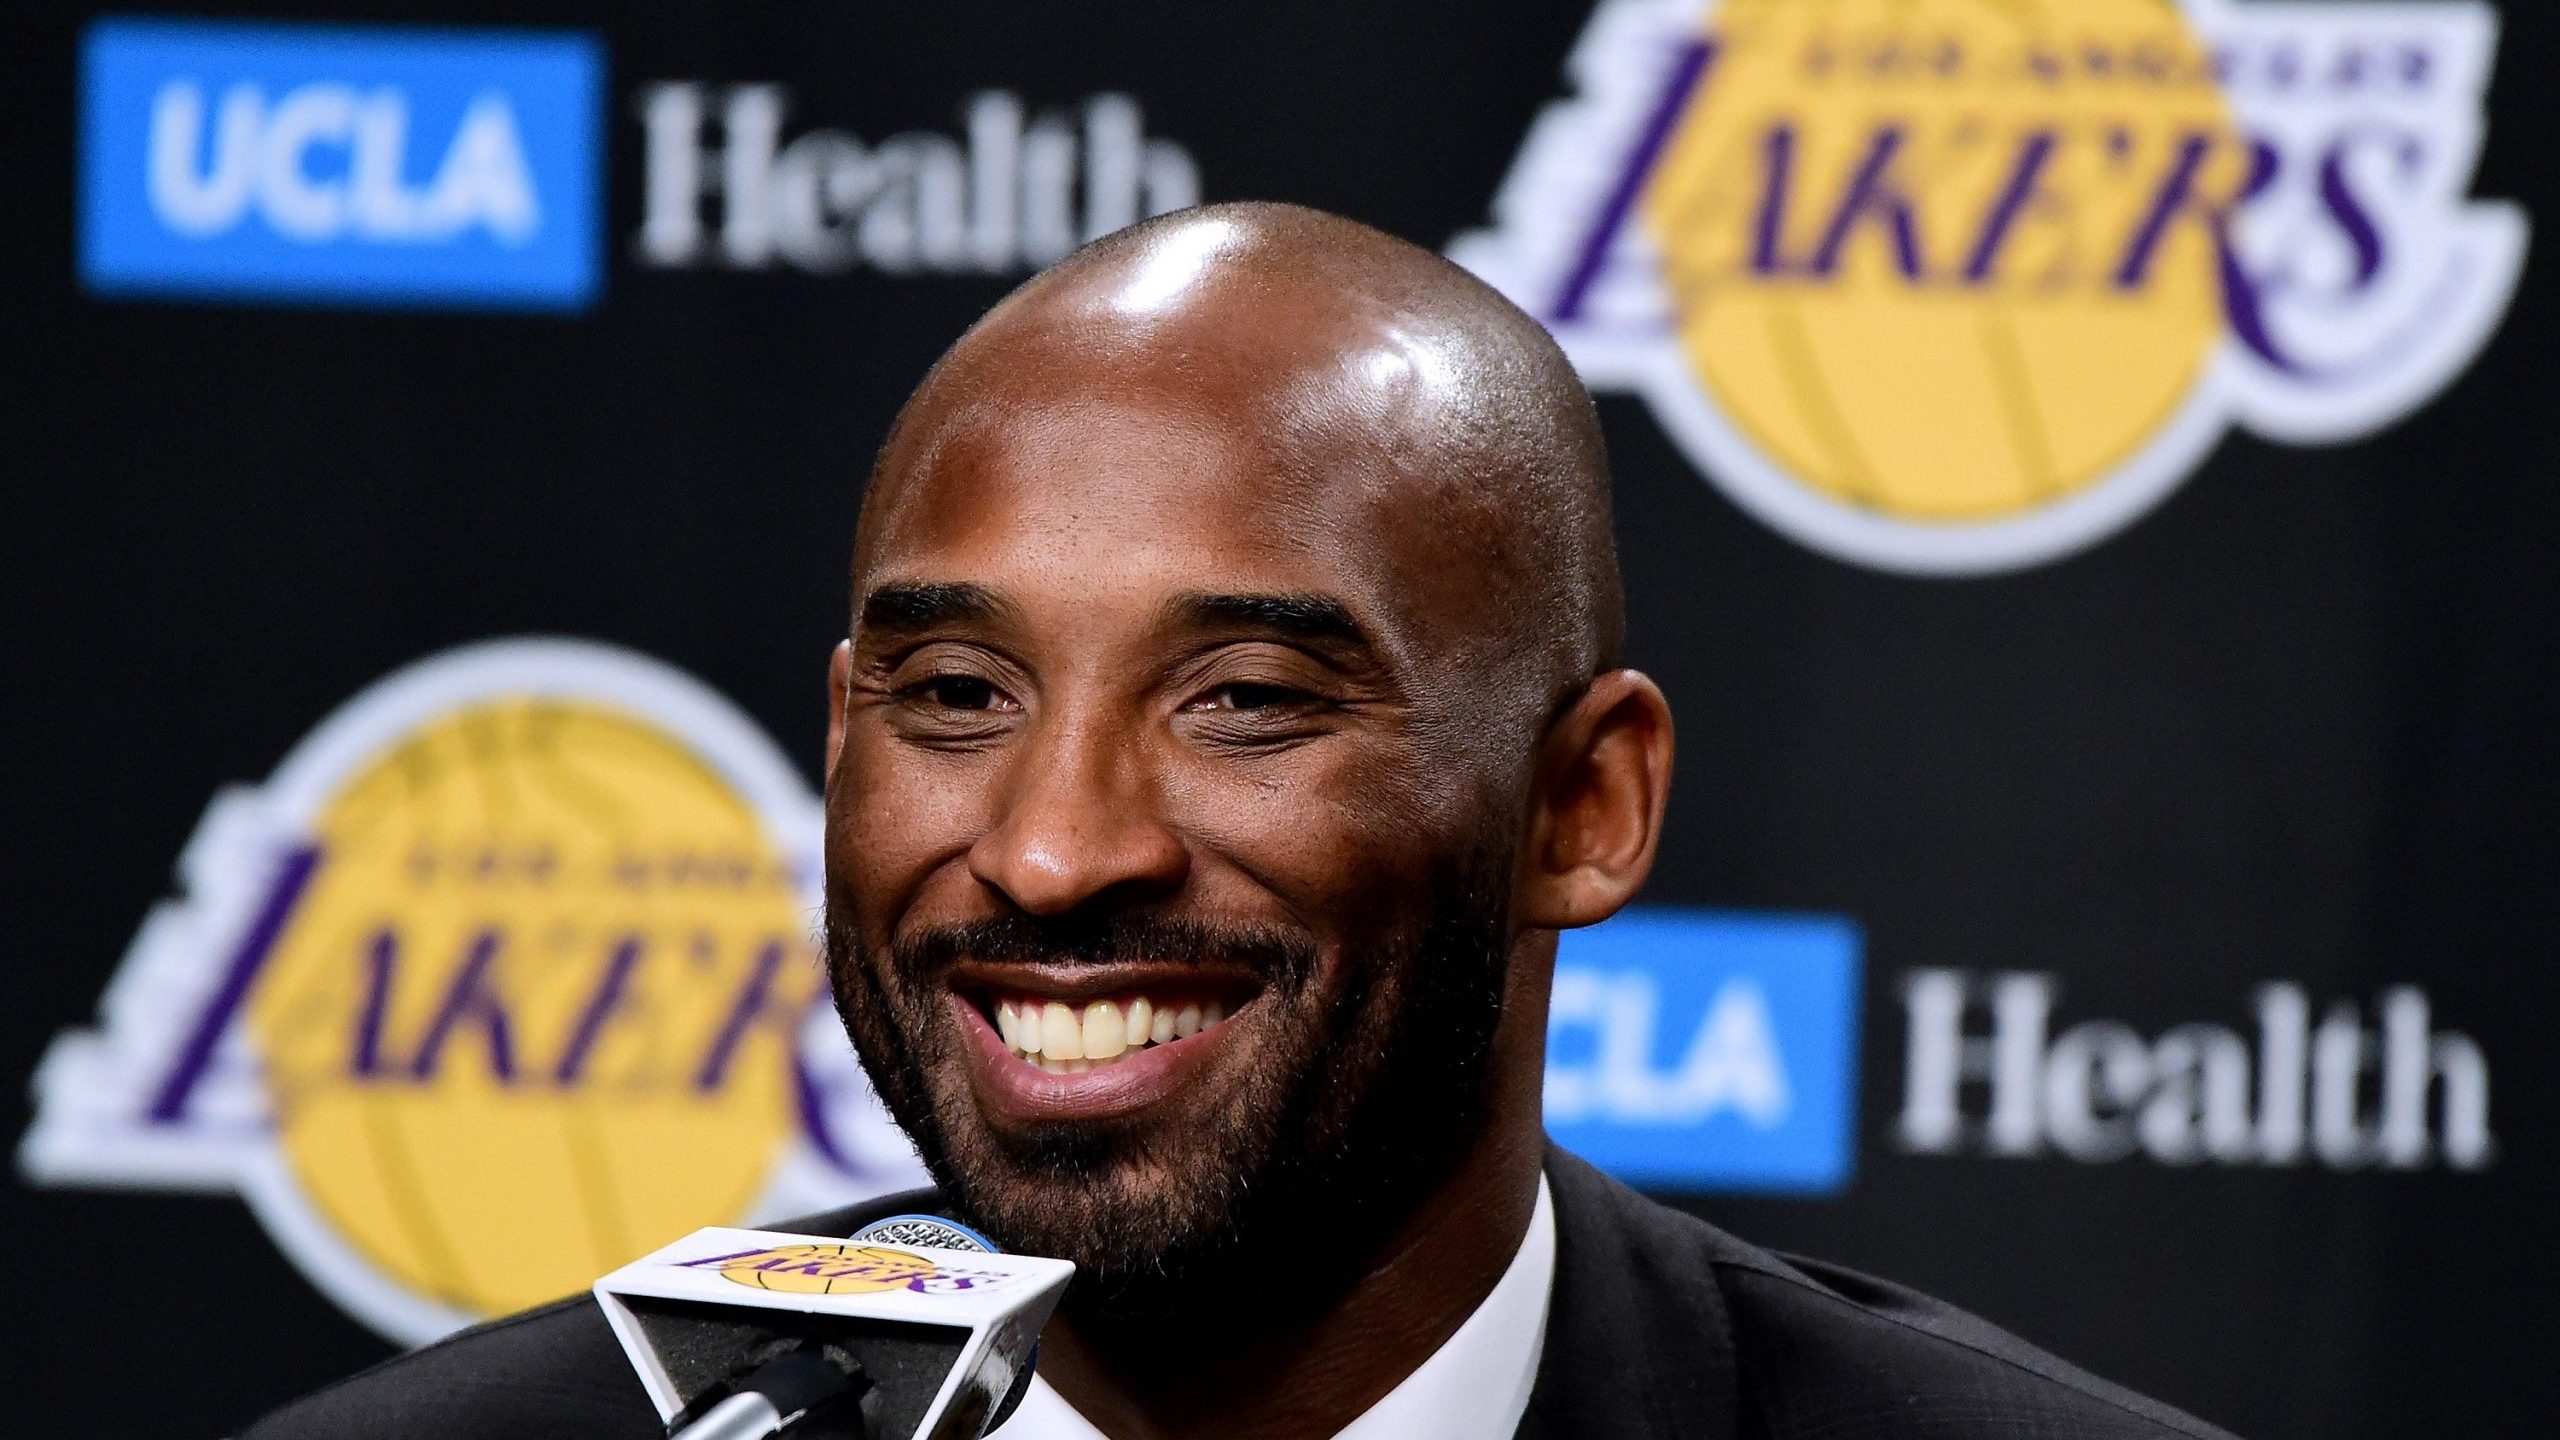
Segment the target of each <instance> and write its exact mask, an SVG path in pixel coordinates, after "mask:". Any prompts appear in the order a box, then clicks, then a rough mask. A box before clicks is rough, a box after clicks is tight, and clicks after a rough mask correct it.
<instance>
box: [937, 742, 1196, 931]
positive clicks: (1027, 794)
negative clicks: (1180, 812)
mask: <svg viewBox="0 0 2560 1440" xmlns="http://www.w3.org/2000/svg"><path fill="white" fill-rule="evenodd" d="M1135 752H1136V747H1134V746H1132V745H1129V744H1127V743H1125V742H1123V741H1118V740H1116V739H1115V738H1114V737H1111V736H1109V735H1106V734H1103V733H1098V732H1096V731H1094V730H1088V729H1082V728H1080V727H1079V728H1078V729H1073V730H1061V731H1059V732H1057V733H1054V734H1052V735H1050V736H1048V737H1045V738H1043V739H1035V740H1034V741H1033V742H1032V744H1031V746H1030V747H1029V749H1028V750H1027V752H1026V753H1024V754H1023V755H1022V756H1021V758H1020V760H1019V762H1018V764H1017V767H1016V769H1015V771H1014V774H1013V776H1012V777H1011V783H1010V784H1009V785H1008V786H1007V787H1006V793H1005V795H1004V797H1003V801H1002V804H1003V806H1004V808H1003V811H1002V813H1001V814H999V815H998V816H997V817H996V823H995V825H994V826H993V827H992V828H990V829H989V830H988V831H987V833H986V834H984V835H982V836H980V837H979V839H978V842H977V843H976V844H975V845H973V846H971V847H970V849H969V869H970V872H971V873H972V874H974V875H976V876H977V878H978V880H979V881H980V883H982V884H985V885H988V886H990V887H992V888H994V889H995V890H997V891H999V892H1001V893H1002V894H1003V895H1004V897H1005V898H1006V899H1007V900H1009V901H1011V902H1012V903H1013V904H1014V905H1015V906H1016V907H1017V908H1019V909H1021V910H1023V911H1025V912H1026V913H1029V914H1033V915H1059V914H1064V913H1066V912H1068V911H1071V910H1075V909H1077V908H1078V907H1081V906H1084V905H1089V904H1092V903H1094V902H1096V901H1108V902H1112V903H1120V902H1131V901H1140V900H1151V899H1157V898H1161V897H1162V896H1164V895H1167V894H1170V893H1171V892H1173V891H1175V890H1177V889H1179V888H1181V885H1182V882H1183V879H1184V878H1185V876H1186V875H1188V874H1189V871H1190V864H1191V856H1190V851H1189V849H1188V847H1187V846H1185V845H1184V843H1183V840H1182V837H1181V836H1180V835H1179V834H1177V833H1176V832H1175V831H1174V830H1173V829H1172V827H1170V826H1168V825H1167V824H1165V822H1164V819H1163V817H1162V816H1161V814H1160V813H1159V812H1158V808H1157V798H1158V797H1157V794H1156V785H1155V782H1154V780H1153V779H1152V778H1151V777H1150V776H1149V775H1148V773H1147V767H1146V765H1145V764H1144V761H1143V757H1141V756H1140V755H1139V754H1137V753H1135Z"/></svg>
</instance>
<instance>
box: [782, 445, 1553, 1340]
mask: <svg viewBox="0 0 2560 1440" xmlns="http://www.w3.org/2000/svg"><path fill="white" fill-rule="evenodd" d="M1256 433H1262V432H1258V431H1257V429H1256V428H1255V427H1253V426H1250V425H1247V424H1240V423H1222V422H1221V420H1220V419H1219V418H1218V417H1217V416H1216V415H1214V414H1210V413H1204V412H1203V409H1202V407H1199V406H1196V405H1195V406H1188V407H1183V408H1176V407H1173V406H1171V405H1169V404H1165V403H1158V402H1150V401H1147V400H1146V399H1144V398H1143V397H1142V396H1141V397H1137V398H1131V397H1125V396H1124V397H1120V398H1102V399H1084V400H1078V401H1076V402H1073V403H1062V404H1058V405H1054V406H1049V407H1046V408H1029V407H1016V408H1013V409H1012V410H1010V411H1009V412H1008V414H1007V415H1006V416H1005V418H1003V419H1001V420H998V421H990V422H985V423H978V424H967V423H957V424H955V425H953V426H952V428H951V430H950V432H949V433H947V434H946V435H945V437H944V439H943V441H942V443H941V444H940V445H939V446H938V447H935V448H934V449H933V450H932V452H931V454H930V456H929V458H927V459H925V460H923V461H921V462H918V463H917V464H916V465H915V467H914V469H913V471H912V472H911V473H905V474H901V475H893V476H890V477H887V478H885V479H884V480H883V482H882V484H883V485H884V487H886V488H885V489H884V490H883V492H882V493H881V494H880V495H879V496H876V497H875V498H874V510H873V513H872V515H871V516H870V518H869V520H868V522H867V528H866V541H865V550H864V554H863V555H862V556H861V557H860V559H859V562H858V564H859V576H860V585H861V594H860V595H859V596H857V604H858V605H859V606H860V607H861V613H860V614H859V615H858V617H857V622H856V627H855V634H854V637H853V642H852V647H851V655H850V667H849V674H848V675H847V676H846V683H845V685H844V693H843V694H842V695H841V696H840V697H839V699H840V701H841V703H842V705H843V710H842V715H841V725H842V729H841V741H840V746H839V749H838V750H837V752H836V755H835V760H834V767H833V770H832V772H831V775H830V783H829V790H828V844H827V870H828V876H827V878H828V914H827V930H828V958H829V966H830V971H831V975H832V978H833V981H834V985H835V990H836V996H837V1000H838V1005H839V1008H840V1009H841V1010H842V1011H843V1014H844V1018H845V1021H846V1025H847V1029H848V1031H849V1032H850V1033H851V1035H852V1036H853V1039H854V1041H855V1044H856V1045H857V1047H858V1048H859V1049H860V1051H861V1053H862V1056H863V1059H864V1062H865V1064H866V1066H867V1067H868V1068H869V1070H870V1072H871V1074H872V1076H873V1079H874V1081H875V1083H876V1084H877V1085H878V1086H879V1087H880V1089H881V1092H882V1094H883V1096H884V1098H885V1099H886V1100H887V1101H888V1103H889V1105H890V1108H891V1110H892V1112H893V1113H894V1114H895V1115H896V1116H897V1118H898V1119H899V1121H900V1122H901V1123H902V1124H903V1125H904V1126H905V1127H906V1128H907V1130H908V1132H909V1133H910V1134H911V1135H913V1136H914V1137H915V1138H916V1140H917V1142H918V1144H919V1147H920V1148H921V1149H922V1151H923V1153H924V1157H925V1159H926V1162H927V1163H928V1165H929V1166H931V1168H932V1169H933V1171H934V1173H935V1175H936V1177H937V1178H938V1179H939V1180H941V1181H942V1183H943V1184H944V1186H945V1188H946V1190H947V1191H948V1192H949V1193H950V1194H951V1195H952V1197H953V1198H954V1199H955V1200H956V1201H957V1202H958V1204H959V1205H960V1207H961V1208H962V1209H963V1210H964V1211H965V1212H966V1213H968V1214H969V1215H970V1216H971V1217H972V1218H974V1219H976V1220H978V1221H979V1222H980V1223H982V1224H984V1225H985V1226H987V1227H989V1228H990V1229H991V1230H992V1231H993V1232H994V1233H995V1234H997V1235H998V1237H999V1238H1001V1239H1002V1240H1004V1241H1005V1242H1006V1243H1007V1244H1009V1245H1011V1246H1014V1247H1017V1248H1021V1249H1024V1250H1029V1251H1034V1252H1039V1253H1048V1254H1056V1255H1062V1256H1065V1257H1066V1258H1069V1259H1073V1260H1076V1261H1078V1262H1079V1264H1081V1265H1082V1266H1084V1267H1085V1269H1086V1271H1087V1272H1088V1276H1087V1281H1086V1283H1085V1285H1084V1287H1083V1289H1084V1294H1085V1295H1086V1296H1087V1297H1088V1299H1091V1298H1092V1297H1095V1296H1103V1297H1109V1296H1112V1295H1115V1294H1116V1295H1119V1296H1121V1297H1123V1298H1124V1299H1125V1300H1126V1301H1127V1302H1128V1303H1129V1304H1131V1305H1132V1306H1133V1307H1142V1306H1143V1305H1144V1303H1145V1300H1146V1297H1147V1295H1148V1293H1149V1292H1150V1290H1151V1287H1150V1285H1149V1283H1148V1282H1149V1281H1150V1280H1171V1279H1173V1278H1174V1277H1175V1276H1177V1275H1180V1274H1185V1273H1191V1274H1196V1273H1197V1272H1198V1271H1199V1270H1200V1269H1201V1268H1202V1267H1203V1266H1211V1265H1217V1264H1219V1263H1221V1262H1224V1263H1228V1264H1234V1263H1238V1262H1239V1261H1242V1260H1245V1259H1247V1258H1248V1257H1250V1256H1252V1255H1255V1254H1257V1253H1261V1254H1267V1253H1268V1252H1270V1251H1271V1250H1272V1249H1273V1248H1274V1247H1273V1246H1271V1245H1270V1244H1268V1243H1267V1242H1268V1241H1270V1240H1273V1239H1285V1238H1289V1237H1295V1238H1306V1239H1312V1238H1315V1236H1314V1235H1313V1234H1311V1233H1310V1232H1321V1231H1323V1230H1325V1229H1326V1228H1327V1227H1331V1226H1339V1225H1342V1224H1344V1223H1347V1222H1346V1217H1351V1216H1373V1215H1376V1214H1378V1213H1380V1212H1384V1213H1386V1214H1390V1215H1392V1214H1393V1213H1395V1212H1396V1210H1397V1208H1398V1205H1399V1202H1400V1200H1404V1199H1409V1197H1410V1194H1411V1191H1412V1189H1413V1188H1414V1187H1415V1186H1416V1185H1418V1184H1420V1183H1422V1179H1423V1177H1427V1176H1429V1175H1431V1174H1434V1173H1437V1172H1438V1171H1439V1170H1440V1168H1442V1166H1443V1165H1444V1163H1445V1159H1446V1157H1447V1156H1448V1155H1449V1154H1450V1153H1451V1152H1452V1151H1453V1149H1454V1147H1455V1146H1457V1145H1458V1144H1460V1143H1462V1142H1463V1140H1464V1138H1465V1136H1466V1135H1467V1134H1468V1132H1469V1131H1470V1129H1471V1128H1472V1122H1473V1117H1474V1116H1475V1114H1476V1110H1477V1106H1478V1103H1479V1099H1480V1096H1481V1092H1482V1090H1483V1076H1484V1072H1485V1055H1486V1049H1487V1046H1488V1045H1489V1043H1490V1040H1491V1037H1492V1034H1493V1031H1494V1028H1495V1022H1496V1020H1497V1018H1498V1016H1499V1013H1500V1008H1501V998H1502V992H1503V985H1504V980H1505V971H1506V955H1507V951H1508V944H1509V939H1510V936H1509V925H1508V920H1507V910H1506V897H1507V894H1508V886H1509V880H1510V873H1511V859H1512V851H1513V848H1514V845H1515V843H1516V832H1517V828H1518V815H1517V811H1518V800H1517V793H1516V792H1517V785H1516V780H1517V778H1518V776H1519V773H1520V767H1521V766H1522V765H1523V764H1524V763H1525V761H1524V760H1523V758H1522V756H1521V754H1520V753H1519V752H1520V750H1521V748H1522V747H1520V746H1519V745H1518V743H1517V741H1516V739H1515V740H1513V741H1511V742H1510V743H1511V748H1512V749H1513V752H1514V753H1513V754H1512V756H1511V757H1510V758H1509V759H1508V760H1507V761H1505V760H1499V759H1493V760H1488V758H1487V754H1488V751H1489V750H1490V751H1499V750H1500V749H1501V748H1502V746H1501V744H1500V743H1497V742H1491V741H1488V739H1487V734H1488V732H1491V731H1507V730H1509V729H1510V728H1512V727H1510V726H1508V725H1500V724H1495V723H1493V722H1492V721H1491V720H1490V719H1489V717H1491V716H1493V715H1494V714H1496V712H1497V709H1498V707H1495V706H1493V705H1492V704H1490V702H1489V701H1488V699H1487V697H1486V696H1485V695H1484V694H1483V693H1481V692H1482V690H1483V688H1484V685H1485V682H1484V681H1483V680H1482V679H1481V678H1479V677H1478V675H1477V673H1476V671H1475V670H1474V669H1473V668H1472V667H1470V666H1468V665H1465V664H1462V663H1460V662H1459V661H1458V660H1457V659H1455V658H1454V657H1455V655H1456V654H1457V652H1458V651H1459V650H1461V649H1463V646H1461V645H1459V644H1457V643H1456V642H1455V641H1454V640H1453V638H1452V637H1453V635H1454V634H1455V631H1454V630H1452V628H1451V627H1452V625H1453V624H1454V623H1456V622H1453V621H1452V620H1451V619H1450V616H1451V614H1452V611H1453V609H1454V610H1456V611H1458V612H1460V613H1463V610H1464V605H1465V601H1466V600H1467V599H1468V598H1469V595H1468V591H1469V590H1470V588H1471V584H1472V582H1471V581H1470V579H1469V578H1468V577H1467V576H1466V575H1464V574H1462V573H1458V574H1453V573H1452V571H1451V568H1450V566H1449V565H1448V564H1446V563H1442V562H1444V561H1445V560H1446V559H1447V558H1448V557H1447V556H1445V555H1444V554H1442V553H1441V550H1442V546H1443V544H1444V543H1445V541H1444V537H1440V536H1437V535H1435V534H1434V533H1433V531H1432V527H1431V526H1429V525H1428V524H1427V523H1421V522H1420V521H1418V519H1417V517H1416V515H1415V514H1414V513H1412V507H1411V504H1410V502H1409V501H1400V500H1399V499H1398V498H1397V497H1398V496H1399V494H1400V493H1404V492H1405V491H1408V490H1409V488H1410V487H1399V486H1396V485H1394V484H1392V483H1388V481H1387V480H1386V478H1385V477H1383V476H1364V475H1362V474H1361V473H1359V470H1358V467H1357V466H1356V465H1354V466H1352V467H1350V470H1349V473H1342V472H1340V471H1337V472H1334V473H1325V472H1324V471H1323V467H1322V466H1320V465H1311V464H1310V463H1308V461H1307V459H1306V457H1305V456H1303V455H1296V454H1291V453H1286V452H1284V451H1281V450H1278V449H1276V448H1275V449H1258V448H1256V443H1255V442H1252V441H1249V440H1247V439H1246V438H1244V437H1246V436H1250V435H1254V434H1256ZM1034 1051H1036V1052H1037V1053H1032V1052H1034ZM1255 1263H1259V1262H1255ZM1097 1303H1106V1302H1097Z"/></svg>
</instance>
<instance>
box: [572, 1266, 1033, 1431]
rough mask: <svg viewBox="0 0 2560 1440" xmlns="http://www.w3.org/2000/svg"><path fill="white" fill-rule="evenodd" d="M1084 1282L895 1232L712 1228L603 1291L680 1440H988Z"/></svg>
mask: <svg viewBox="0 0 2560 1440" xmlns="http://www.w3.org/2000/svg"><path fill="white" fill-rule="evenodd" d="M1074 1274H1075V1266H1073V1265H1071V1264H1069V1263H1067V1262H1066V1261H1064V1260H1049V1259H1044V1258H1042V1257H1039V1256H1035V1255H1006V1254H1003V1253H1001V1252H998V1251H997V1250H996V1249H995V1247H993V1246H992V1245H989V1244H988V1243H987V1242H986V1240H985V1238H984V1237H983V1236H980V1235H978V1234H977V1233H976V1232H975V1231H972V1230H970V1229H968V1228H967V1227H965V1226H961V1225H956V1224H953V1223H952V1222H951V1221H948V1220H944V1219H942V1218H940V1217H939V1216H933V1215H894V1216H891V1217H889V1218H887V1219H885V1220H879V1221H875V1222H873V1223H872V1224H871V1225H868V1226H866V1227H864V1228H863V1230H862V1231H861V1232H860V1233H858V1234H856V1235H854V1236H853V1237H852V1238H851V1239H849V1240H839V1239H832V1238H829V1237H826V1236H818V1235H789V1234H782V1233H778V1232H775V1231H769V1230H740V1229H733V1228H728V1227H723V1226H712V1227H709V1228H707V1229H702V1230H697V1231H695V1232H694V1233H693V1234H691V1235H689V1236H687V1237H685V1238H684V1239H682V1240H679V1241H677V1242H676V1243H674V1244H672V1245H669V1246H667V1247H666V1248H664V1249H662V1250H659V1251H657V1252H655V1253H654V1254H650V1255H645V1256H643V1257H641V1258H640V1259H638V1260H635V1261H633V1262H631V1263H630V1264H628V1265H625V1266H623V1267H622V1268H621V1269H619V1270H616V1271H614V1272H613V1273H612V1274H610V1275H607V1276H605V1277H604V1278H603V1279H602V1280H599V1281H597V1282H596V1284H595V1296H596V1303H597V1304H598V1305H600V1306H602V1307H603V1309H604V1313H605V1319H606V1321H607V1322H608V1323H610V1324H611V1325H612V1327H613V1333H614V1338H616V1339H617V1340H619V1341H621V1342H622V1350H623V1353H624V1354H625V1355H627V1356H628V1357H630V1360H631V1364H632V1368H633V1369H634V1370H636V1371H638V1372H639V1376H640V1383H641V1386H642V1388H643V1389H645V1390H647V1391H648V1394H649V1400H650V1403H652V1404H653V1405H655V1406H656V1407H657V1410H658V1418H659V1419H661V1420H663V1421H665V1422H666V1426H667V1432H668V1434H669V1435H670V1436H673V1437H678V1440H764V1437H768V1436H778V1435H789V1436H791V1437H793V1440H978V1437H980V1436H982V1435H984V1434H986V1432H988V1431H989V1430H992V1429H994V1428H995V1427H996V1426H998V1425H1000V1424H1002V1423H1004V1420H1005V1418H1006V1417H1007V1416H1009V1415H1011V1414H1012V1413H1013V1408H1014V1406H1015V1405H1017V1404H1019V1403H1020V1402H1021V1399H1022V1394H1023V1391H1024V1389H1025V1388H1026V1387H1027V1386H1028V1385H1029V1384H1030V1382H1031V1368H1032V1364H1033V1362H1034V1360H1035V1359H1036V1358H1037V1351H1038V1346H1039V1341H1040V1329H1041V1327H1042V1326H1043V1325H1045V1324H1047V1323H1048V1319H1049V1312H1050V1311H1051V1310H1052V1309H1054V1308H1056V1306H1057V1303H1058V1297H1059V1295H1060V1294H1061V1293H1062V1292H1064V1291H1065V1289H1066V1286H1067V1280H1068V1278H1069V1277H1071V1276H1073V1275H1074Z"/></svg>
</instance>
